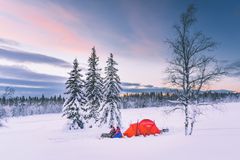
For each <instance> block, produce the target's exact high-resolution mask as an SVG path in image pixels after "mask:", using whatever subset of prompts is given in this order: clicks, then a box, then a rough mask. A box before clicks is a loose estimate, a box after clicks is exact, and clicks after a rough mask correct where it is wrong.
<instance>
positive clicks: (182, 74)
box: [167, 5, 224, 135]
mask: <svg viewBox="0 0 240 160" xmlns="http://www.w3.org/2000/svg"><path fill="white" fill-rule="evenodd" d="M195 13H196V8H195V7H194V5H190V6H189V7H188V8H187V10H186V12H184V13H183V14H182V15H181V17H180V24H179V25H175V26H174V29H175V31H176V37H175V39H172V40H167V43H168V44H169V46H170V48H171V49H172V50H173V57H172V60H171V61H170V62H169V63H170V64H169V68H168V69H167V73H168V74H169V82H170V83H171V84H172V85H173V86H174V87H176V88H178V89H179V95H178V96H179V99H178V103H179V107H176V108H174V109H173V110H172V111H175V110H178V109H181V110H183V111H184V113H185V135H191V134H192V132H193V127H194V123H195V121H196V116H197V115H198V114H201V110H200V109H199V108H200V107H198V106H199V103H198V96H199V93H200V91H201V90H202V89H203V87H204V86H205V85H207V84H208V83H209V82H210V81H213V80H217V79H218V78H219V77H220V76H221V75H222V74H223V73H224V72H223V71H222V69H221V68H219V66H218V65H217V61H216V60H215V59H214V57H210V56H207V55H206V54H205V53H206V51H211V50H213V49H214V48H215V46H216V42H215V41H213V40H212V38H210V37H207V36H205V35H204V34H203V33H202V32H196V33H192V30H191V28H192V26H193V24H194V23H195V22H196V17H195Z"/></svg>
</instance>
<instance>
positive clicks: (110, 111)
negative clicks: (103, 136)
mask: <svg viewBox="0 0 240 160" xmlns="http://www.w3.org/2000/svg"><path fill="white" fill-rule="evenodd" d="M116 65H117V63H116V62H115V61H114V59H113V54H112V53H111V54H110V57H109V58H108V60H107V67H106V68H105V74H106V77H105V79H104V87H103V88H104V101H103V106H102V108H101V110H100V111H101V112H102V116H101V121H100V122H101V124H108V125H109V126H110V125H117V126H119V127H120V126H121V112H120V103H121V98H120V95H119V94H120V91H121V86H120V85H121V82H120V78H119V76H118V75H117V71H118V69H116V68H115V66H116Z"/></svg>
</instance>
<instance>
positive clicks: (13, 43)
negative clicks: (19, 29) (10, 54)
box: [0, 38, 20, 46]
mask: <svg viewBox="0 0 240 160" xmlns="http://www.w3.org/2000/svg"><path fill="white" fill-rule="evenodd" d="M1 44H3V45H10V46H19V45H20V43H18V42H16V41H14V40H10V39H5V38H0V45H1Z"/></svg>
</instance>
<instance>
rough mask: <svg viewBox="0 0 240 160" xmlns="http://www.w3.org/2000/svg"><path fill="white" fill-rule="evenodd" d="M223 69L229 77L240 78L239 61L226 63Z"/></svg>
mask: <svg viewBox="0 0 240 160" xmlns="http://www.w3.org/2000/svg"><path fill="white" fill-rule="evenodd" d="M224 69H225V71H226V72H227V73H228V74H227V75H228V76H229V77H240V60H237V61H235V62H232V63H228V64H227V65H225V67H224Z"/></svg>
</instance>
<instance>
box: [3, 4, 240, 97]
mask: <svg viewBox="0 0 240 160" xmlns="http://www.w3.org/2000/svg"><path fill="white" fill-rule="evenodd" d="M192 3H194V4H195V5H196V7H197V9H198V11H197V14H196V16H197V19H198V20H197V24H196V25H195V28H194V29H196V30H199V31H202V32H203V33H204V34H206V35H208V36H211V37H212V38H213V39H214V40H215V41H216V42H217V43H218V46H217V48H216V49H215V50H214V51H212V52H210V53H206V54H209V55H212V56H214V57H215V58H216V59H217V60H218V62H219V64H220V66H222V67H223V68H225V69H227V71H228V72H229V74H228V75H226V76H223V77H222V78H221V80H219V81H218V82H214V83H212V84H209V86H208V89H227V90H233V91H240V53H239V51H240V45H239V42H240V30H239V28H240V2H239V1H237V0H228V1H227V0H224V1H223V0H219V1H209V0H201V1H200V0H199V1H198V0H182V1H179V0H131V1H129V0H62V1H61V0H41V1H37V0H8V1H6V0H0V91H4V88H5V87H7V86H11V87H14V88H15V90H16V91H17V92H18V93H19V94H22V95H41V94H42V93H44V94H49V95H51V94H57V93H62V92H63V89H64V82H65V81H66V78H67V77H68V74H67V73H68V72H69V71H70V70H71V65H72V61H73V60H74V58H77V59H78V61H79V62H80V66H81V68H82V69H83V72H85V71H86V69H87V60H88V57H89V56H90V54H91V49H92V47H93V46H95V48H96V51H97V55H98V56H99V57H100V67H101V68H104V67H105V65H106V60H107V57H108V56H109V54H110V53H113V54H114V58H115V60H116V61H117V62H118V64H119V65H118V69H119V76H120V78H121V81H122V82H124V83H123V85H125V87H133V88H152V87H171V86H169V84H167V74H166V72H165V70H166V68H167V66H168V61H169V60H170V59H171V55H172V52H171V50H170V48H169V47H168V45H167V44H166V42H165V41H166V39H168V38H170V39H171V38H174V29H173V25H174V24H178V21H179V16H180V15H181V13H182V12H184V11H185V10H186V8H187V6H188V5H189V4H192ZM102 74H103V75H104V73H102Z"/></svg>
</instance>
